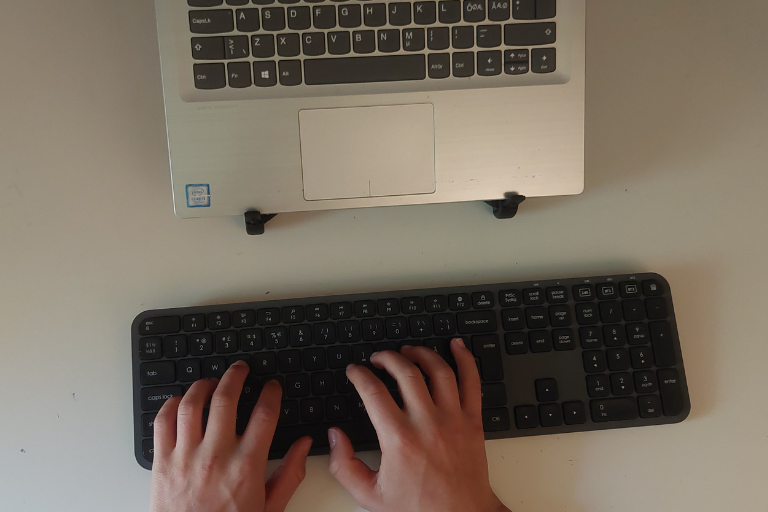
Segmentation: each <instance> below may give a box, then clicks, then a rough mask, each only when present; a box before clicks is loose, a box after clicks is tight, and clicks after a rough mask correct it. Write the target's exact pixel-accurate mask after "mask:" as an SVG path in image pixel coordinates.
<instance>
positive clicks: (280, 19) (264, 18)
mask: <svg viewBox="0 0 768 512" xmlns="http://www.w3.org/2000/svg"><path fill="white" fill-rule="evenodd" d="M261 28H262V29H263V30H268V31H270V32H279V31H280V30H285V8H283V7H265V8H264V9H262V10H261Z"/></svg>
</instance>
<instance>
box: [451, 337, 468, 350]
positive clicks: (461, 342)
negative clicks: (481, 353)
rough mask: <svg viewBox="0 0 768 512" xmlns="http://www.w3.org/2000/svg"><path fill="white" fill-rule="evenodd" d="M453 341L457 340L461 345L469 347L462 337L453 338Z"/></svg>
mask: <svg viewBox="0 0 768 512" xmlns="http://www.w3.org/2000/svg"><path fill="white" fill-rule="evenodd" d="M453 341H455V342H456V344H457V345H460V346H462V347H463V348H467V346H466V345H465V344H464V340H463V339H461V338H453Z"/></svg>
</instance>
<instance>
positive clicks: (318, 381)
mask: <svg viewBox="0 0 768 512" xmlns="http://www.w3.org/2000/svg"><path fill="white" fill-rule="evenodd" d="M344 348H346V347H344ZM332 393H333V374H332V373H331V372H317V373H313V374H312V394H313V395H330V394H332Z"/></svg>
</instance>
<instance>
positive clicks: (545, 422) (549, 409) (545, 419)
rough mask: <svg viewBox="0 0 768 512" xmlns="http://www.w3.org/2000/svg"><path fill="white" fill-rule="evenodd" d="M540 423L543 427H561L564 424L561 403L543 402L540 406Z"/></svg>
mask: <svg viewBox="0 0 768 512" xmlns="http://www.w3.org/2000/svg"><path fill="white" fill-rule="evenodd" d="M539 423H541V426H542V427H559V426H560V425H562V424H563V411H562V409H560V404H541V405H540V406H539Z"/></svg>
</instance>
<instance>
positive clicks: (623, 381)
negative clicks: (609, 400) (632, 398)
mask: <svg viewBox="0 0 768 512" xmlns="http://www.w3.org/2000/svg"><path fill="white" fill-rule="evenodd" d="M633 392H634V389H633V387H632V376H631V375H630V374H628V373H612V374H611V393H613V394H614V395H616V396H621V395H631V394H632V393H633Z"/></svg>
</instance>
